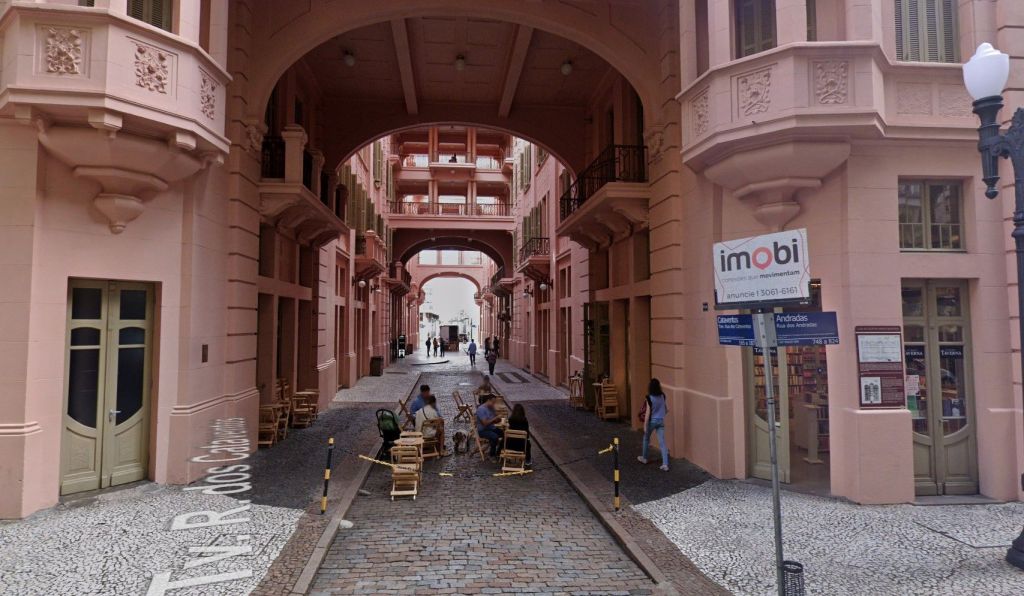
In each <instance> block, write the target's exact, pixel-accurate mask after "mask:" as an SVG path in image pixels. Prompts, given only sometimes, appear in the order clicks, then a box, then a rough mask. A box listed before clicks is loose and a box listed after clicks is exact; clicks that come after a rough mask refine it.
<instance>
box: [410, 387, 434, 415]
mask: <svg viewBox="0 0 1024 596" xmlns="http://www.w3.org/2000/svg"><path fill="white" fill-rule="evenodd" d="M428 397H430V385H420V392H419V394H418V395H417V396H416V397H414V398H413V400H412V403H410V404H409V414H410V415H411V416H413V417H414V418H415V417H416V412H419V411H420V410H421V409H423V406H425V405H427V398H428Z"/></svg>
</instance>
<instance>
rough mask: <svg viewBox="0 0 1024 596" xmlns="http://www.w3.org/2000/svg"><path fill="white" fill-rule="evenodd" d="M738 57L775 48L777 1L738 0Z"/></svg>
mask: <svg viewBox="0 0 1024 596" xmlns="http://www.w3.org/2000/svg"><path fill="white" fill-rule="evenodd" d="M735 9H736V57H737V58H742V57H744V56H750V55H753V54H757V53H758V52H763V51H765V50H770V49H772V48H774V47H775V0H736V5H735Z"/></svg>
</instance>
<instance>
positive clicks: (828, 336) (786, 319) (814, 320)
mask: <svg viewBox="0 0 1024 596" xmlns="http://www.w3.org/2000/svg"><path fill="white" fill-rule="evenodd" d="M719 326H721V324H719ZM775 337H776V339H777V341H778V345H779V347H783V346H827V345H833V344H838V343H839V325H838V323H836V313H834V312H801V313H780V314H777V315H775Z"/></svg>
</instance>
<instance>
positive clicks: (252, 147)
mask: <svg viewBox="0 0 1024 596" xmlns="http://www.w3.org/2000/svg"><path fill="white" fill-rule="evenodd" d="M245 142H246V145H245V148H246V150H247V151H250V152H252V153H255V154H257V155H259V154H260V152H261V151H262V150H263V132H262V131H261V130H260V129H259V127H258V126H256V125H255V124H250V125H249V126H246V127H245Z"/></svg>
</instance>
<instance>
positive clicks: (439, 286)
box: [420, 277, 480, 340]
mask: <svg viewBox="0 0 1024 596" xmlns="http://www.w3.org/2000/svg"><path fill="white" fill-rule="evenodd" d="M423 290H424V292H425V293H426V302H424V303H423V304H422V305H421V306H420V313H424V312H432V313H435V314H436V315H438V316H439V317H441V324H442V325H448V324H455V320H456V319H458V318H460V317H463V316H465V317H471V318H472V320H473V330H474V331H473V335H474V336H477V335H479V332H478V331H477V329H479V328H480V307H479V306H477V305H476V302H475V301H474V300H473V293H474V292H476V286H475V285H473V282H471V281H469V280H468V279H464V278H461V277H435V278H434V279H432V280H430V281H428V282H427V283H426V285H425V286H423ZM428 333H429V332H428ZM476 339H478V340H479V337H477V338H476Z"/></svg>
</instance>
